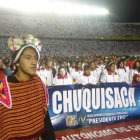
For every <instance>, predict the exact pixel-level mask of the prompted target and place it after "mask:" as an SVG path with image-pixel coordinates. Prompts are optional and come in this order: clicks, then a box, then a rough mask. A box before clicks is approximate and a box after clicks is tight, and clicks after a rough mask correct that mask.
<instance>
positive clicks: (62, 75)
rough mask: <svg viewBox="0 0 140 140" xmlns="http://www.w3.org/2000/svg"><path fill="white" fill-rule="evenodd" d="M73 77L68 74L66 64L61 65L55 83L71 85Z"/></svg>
mask: <svg viewBox="0 0 140 140" xmlns="http://www.w3.org/2000/svg"><path fill="white" fill-rule="evenodd" d="M71 84H72V78H71V77H70V75H69V74H67V70H66V68H65V67H64V66H60V67H59V69H58V74H57V75H56V76H55V78H54V79H53V85H55V86H57V85H71Z"/></svg>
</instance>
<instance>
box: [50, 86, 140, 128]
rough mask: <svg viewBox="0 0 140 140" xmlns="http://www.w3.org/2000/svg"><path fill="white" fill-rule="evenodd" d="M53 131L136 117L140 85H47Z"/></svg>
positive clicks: (104, 123)
mask: <svg viewBox="0 0 140 140" xmlns="http://www.w3.org/2000/svg"><path fill="white" fill-rule="evenodd" d="M48 91H49V103H50V108H49V113H50V117H51V121H52V124H53V127H54V129H55V130H65V129H73V128H80V127H90V126H99V125H106V124H113V123H119V122H124V121H130V120H137V119H140V85H134V86H130V85H127V84H126V83H107V84H101V85H95V86H93V85H86V86H83V85H67V86H55V87H48Z"/></svg>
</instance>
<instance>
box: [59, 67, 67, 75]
mask: <svg viewBox="0 0 140 140" xmlns="http://www.w3.org/2000/svg"><path fill="white" fill-rule="evenodd" d="M60 69H65V71H66V74H67V69H66V67H64V66H60V67H59V68H58V73H59V71H60Z"/></svg>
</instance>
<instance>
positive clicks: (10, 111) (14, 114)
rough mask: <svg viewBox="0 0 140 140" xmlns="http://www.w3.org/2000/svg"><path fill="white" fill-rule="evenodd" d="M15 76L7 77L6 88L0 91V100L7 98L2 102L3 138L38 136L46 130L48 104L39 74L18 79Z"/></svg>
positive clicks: (0, 134) (0, 132)
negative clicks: (25, 79)
mask: <svg viewBox="0 0 140 140" xmlns="http://www.w3.org/2000/svg"><path fill="white" fill-rule="evenodd" d="M13 77H14V76H13ZM13 77H12V78H11V79H10V77H8V82H7V80H5V83H6V85H7V89H2V88H1V92H0V99H1V100H0V102H1V103H2V102H3V101H2V98H5V100H7V101H6V102H5V103H2V104H1V103H0V140H22V139H23V140H28V139H36V137H38V136H40V135H41V134H43V133H44V132H45V127H44V118H45V114H46V112H47V104H46V97H45V92H44V88H43V85H42V82H41V80H40V78H39V77H38V76H37V75H34V76H33V78H32V80H29V81H26V82H18V83H17V81H16V79H14V80H13ZM12 80H13V81H12ZM5 83H4V84H3V86H6V85H5ZM9 89H10V90H9ZM3 90H4V91H3ZM2 94H3V97H2V96H1V95H2ZM7 94H8V95H9V96H7ZM8 99H9V100H8ZM8 103H9V104H8ZM6 104H7V105H6Z"/></svg>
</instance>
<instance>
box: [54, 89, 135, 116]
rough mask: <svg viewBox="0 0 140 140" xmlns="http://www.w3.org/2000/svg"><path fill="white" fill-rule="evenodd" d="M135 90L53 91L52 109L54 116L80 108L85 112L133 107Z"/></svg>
mask: <svg viewBox="0 0 140 140" xmlns="http://www.w3.org/2000/svg"><path fill="white" fill-rule="evenodd" d="M135 106H136V102H135V89H134V88H129V89H128V90H127V88H126V87H122V88H121V89H119V88H117V87H115V88H111V87H108V88H106V89H105V88H101V89H100V88H92V89H91V90H90V89H88V88H85V89H84V90H81V89H77V90H75V89H74V90H64V91H62V92H60V91H55V92H53V94H52V109H53V112H54V113H55V114H59V113H61V112H63V113H67V112H73V111H76V112H79V111H80V110H81V109H82V108H83V109H84V110H86V112H92V110H98V109H106V108H107V109H113V108H123V107H126V108H127V107H135Z"/></svg>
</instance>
